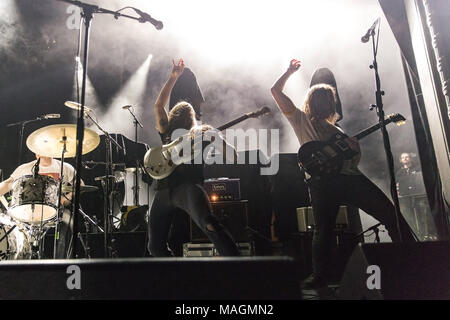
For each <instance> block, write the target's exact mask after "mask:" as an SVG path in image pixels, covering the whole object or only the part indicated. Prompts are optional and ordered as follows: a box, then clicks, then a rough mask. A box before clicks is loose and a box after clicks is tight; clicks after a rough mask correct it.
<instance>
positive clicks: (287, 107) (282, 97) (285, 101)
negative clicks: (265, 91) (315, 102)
mask: <svg viewBox="0 0 450 320" xmlns="http://www.w3.org/2000/svg"><path fill="white" fill-rule="evenodd" d="M299 68H300V61H298V60H295V59H292V60H291V62H290V64H289V68H288V69H287V70H286V72H285V73H283V75H282V76H281V77H280V78H279V79H278V80H277V81H276V82H275V84H274V85H273V86H272V88H271V90H270V91H271V92H272V96H273V98H274V99H275V101H276V103H277V105H278V107H279V108H280V110H281V112H283V114H284V115H286V116H289V115H290V114H292V113H294V111H295V110H296V109H297V108H296V106H295V105H294V103H293V102H292V100H291V99H290V98H289V97H288V96H287V95H286V94H284V93H283V89H284V86H285V84H286V81H287V80H288V79H289V77H290V76H291V74H293V73H294V72H296V71H297V70H298V69H299Z"/></svg>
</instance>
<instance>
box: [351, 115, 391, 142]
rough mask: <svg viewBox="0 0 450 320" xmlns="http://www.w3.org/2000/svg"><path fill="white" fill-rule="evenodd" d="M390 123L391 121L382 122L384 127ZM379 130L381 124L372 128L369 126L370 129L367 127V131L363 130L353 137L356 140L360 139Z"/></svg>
mask: <svg viewBox="0 0 450 320" xmlns="http://www.w3.org/2000/svg"><path fill="white" fill-rule="evenodd" d="M391 122H392V121H391V120H384V124H385V125H387V124H389V123H391ZM380 128H381V124H380V123H377V124H374V125H373V126H371V127H369V128H367V129H365V130H363V131H361V132H359V133H358V134H357V135H355V136H354V137H355V138H356V139H358V140H359V139H362V138H364V137H365V136H368V135H369V134H371V133H372V132H375V131H377V130H378V129H380Z"/></svg>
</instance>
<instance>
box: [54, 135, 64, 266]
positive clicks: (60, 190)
mask: <svg viewBox="0 0 450 320" xmlns="http://www.w3.org/2000/svg"><path fill="white" fill-rule="evenodd" d="M60 142H61V143H62V144H63V147H62V151H61V169H60V172H59V185H58V207H57V209H56V222H55V238H54V241H53V259H56V254H57V250H56V248H57V246H58V240H59V230H58V229H59V228H58V226H59V222H60V217H61V216H62V211H63V210H64V209H61V198H62V185H63V178H64V154H65V153H66V152H67V136H66V129H64V134H63V137H62V139H61V141H60Z"/></svg>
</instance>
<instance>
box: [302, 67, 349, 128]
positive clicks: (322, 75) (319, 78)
mask: <svg viewBox="0 0 450 320" xmlns="http://www.w3.org/2000/svg"><path fill="white" fill-rule="evenodd" d="M320 83H324V84H328V85H330V86H332V87H333V88H334V90H335V92H336V112H337V113H338V114H339V117H338V119H337V120H336V121H339V120H341V119H342V118H343V115H342V104H341V99H340V98H339V91H338V89H337V85H336V79H335V78H334V74H333V72H331V70H330V69H328V68H319V69H317V70H316V71H314V73H313V75H312V77H311V83H310V84H309V87H310V88H311V87H312V86H314V85H316V84H320Z"/></svg>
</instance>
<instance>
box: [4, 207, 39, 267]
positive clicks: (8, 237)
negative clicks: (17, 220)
mask: <svg viewBox="0 0 450 320" xmlns="http://www.w3.org/2000/svg"><path fill="white" fill-rule="evenodd" d="M19 259H31V245H30V241H29V239H28V237H27V234H26V233H25V231H24V230H23V229H22V228H21V227H20V226H19V225H17V224H14V222H13V221H12V220H11V218H10V217H9V216H7V215H4V214H2V213H0V260H19Z"/></svg>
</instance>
